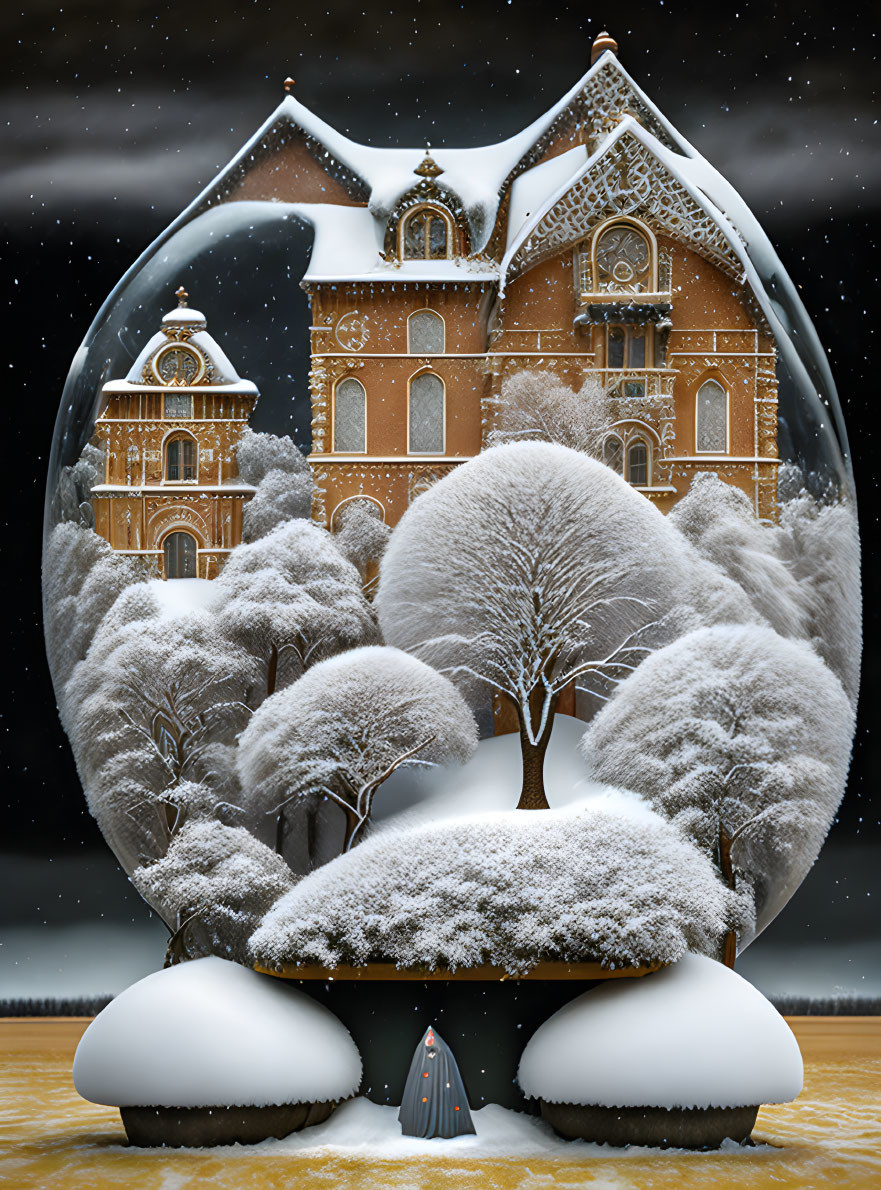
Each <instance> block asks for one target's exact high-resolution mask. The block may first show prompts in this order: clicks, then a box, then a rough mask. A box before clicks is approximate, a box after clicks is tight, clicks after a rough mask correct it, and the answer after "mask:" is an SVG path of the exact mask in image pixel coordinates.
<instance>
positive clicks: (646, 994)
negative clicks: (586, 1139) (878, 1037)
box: [517, 954, 804, 1108]
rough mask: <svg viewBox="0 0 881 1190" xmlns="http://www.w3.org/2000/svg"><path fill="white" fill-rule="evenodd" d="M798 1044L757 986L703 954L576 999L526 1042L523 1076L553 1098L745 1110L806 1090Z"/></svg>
mask: <svg viewBox="0 0 881 1190" xmlns="http://www.w3.org/2000/svg"><path fill="white" fill-rule="evenodd" d="M803 1073H804V1071H803V1067H802V1059H801V1053H800V1052H799V1048H798V1042H797V1041H796V1040H795V1037H794V1036H793V1034H792V1031H791V1030H790V1028H789V1026H788V1025H787V1024H786V1022H785V1021H784V1019H783V1017H782V1016H780V1014H779V1013H778V1012H777V1010H776V1009H775V1008H774V1007H773V1005H772V1004H771V1003H770V1002H769V1001H768V1000H766V999H765V997H764V996H763V995H762V994H761V992H759V991H757V990H756V989H755V988H754V987H753V986H752V985H751V984H749V983H747V982H746V980H745V979H742V978H741V976H739V975H738V974H737V973H736V972H734V971H732V970H730V969H729V968H728V967H724V966H722V964H721V963H717V962H715V961H714V960H713V959H708V958H705V957H704V956H703V955H696V954H689V955H686V956H685V957H684V958H682V959H681V960H680V961H679V962H678V963H676V964H675V965H674V966H672V967H667V968H666V969H664V970H663V971H658V972H656V973H654V974H652V975H646V976H643V977H642V978H641V979H627V980H615V981H613V982H610V983H607V984H604V985H603V986H602V987H599V988H594V989H593V990H592V991H589V992H585V993H584V994H583V995H581V996H578V997H577V998H576V999H575V1000H573V1001H572V1002H571V1003H570V1004H567V1005H565V1006H564V1007H563V1008H561V1009H560V1011H559V1012H556V1013H554V1015H553V1016H552V1017H551V1018H550V1020H548V1021H546V1022H545V1023H544V1024H543V1025H542V1026H541V1028H539V1029H538V1030H537V1032H536V1033H535V1034H534V1035H533V1037H532V1038H531V1039H530V1041H529V1043H528V1044H527V1046H526V1049H525V1050H524V1051H523V1057H522V1058H521V1060H520V1070H519V1073H518V1076H517V1077H518V1081H519V1083H520V1086H521V1088H522V1089H523V1091H524V1093H525V1094H526V1095H529V1096H532V1097H534V1098H541V1099H545V1100H547V1101H548V1102H551V1103H578V1104H585V1105H593V1104H598V1105H600V1106H602V1107H669V1108H672V1107H686V1108H688V1107H747V1106H752V1105H754V1104H762V1103H788V1102H789V1101H790V1100H792V1099H795V1098H796V1097H797V1096H798V1095H799V1093H800V1092H801V1088H802V1079H803Z"/></svg>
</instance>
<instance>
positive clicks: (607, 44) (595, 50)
mask: <svg viewBox="0 0 881 1190" xmlns="http://www.w3.org/2000/svg"><path fill="white" fill-rule="evenodd" d="M606 50H609V51H611V53H613V54H617V53H618V42H617V41H616V40H615V38H614V37H610V36H609V34H608V33H607V32H606V31H605V29H604V30H603V31H602V33H600V35H599V37H597V38H596V40H595V41H594V43H593V45H592V46H591V50H590V64H591V66H593V64H594V62H596V60H597V58H599V57H600V56H601V55H602V54H604V53H605V52H606Z"/></svg>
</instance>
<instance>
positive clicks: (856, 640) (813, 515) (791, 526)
mask: <svg viewBox="0 0 881 1190" xmlns="http://www.w3.org/2000/svg"><path fill="white" fill-rule="evenodd" d="M781 472H782V473H783V474H782V475H781V477H780V478H781V487H782V488H784V489H785V490H783V491H781V501H780V526H781V530H782V532H783V534H784V536H785V541H786V545H785V555H786V558H787V560H788V562H789V565H790V566H791V568H792V572H793V574H794V575H795V577H796V578H797V579H798V581H799V583H800V585H801V586H802V587H803V588H804V589H806V590H807V591H808V592H809V600H808V635H809V636H810V638H811V640H812V641H813V644H814V647H815V648H816V650H817V652H818V653H819V654H820V656H821V657H822V658H823V659H824V660H825V662H826V664H827V665H828V666H829V667H830V669H831V670H832V672H833V673H834V674H836V676H837V677H838V678H840V679H841V682H842V685H843V686H844V688H845V690H846V691H847V693H848V695H849V696H850V700H851V702H852V703H853V704H854V705H856V700H857V694H858V693H859V686H860V654H861V651H862V600H861V597H860V537H859V526H858V524H857V517H856V509H855V507H854V504H853V501H852V500H851V499H849V498H847V497H844V498H839V497H838V496H836V495H835V494H834V493H830V494H828V495H827V497H826V498H825V499H816V498H815V497H814V496H812V495H811V494H810V492H809V491H808V490H807V488H806V486H805V483H804V477H803V475H802V474H801V472H799V471H798V469H797V468H795V467H792V466H787V467H782V468H781Z"/></svg>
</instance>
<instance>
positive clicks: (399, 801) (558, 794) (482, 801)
mask: <svg viewBox="0 0 881 1190" xmlns="http://www.w3.org/2000/svg"><path fill="white" fill-rule="evenodd" d="M584 731H585V724H584V723H583V722H582V721H581V720H580V719H575V718H573V717H572V716H571V715H556V716H555V717H554V730H553V732H552V734H551V740H550V743H549V744H548V750H547V753H546V754H545V767H544V780H545V793H546V794H547V799H548V804H549V805H550V807H551V809H552V810H556V809H562V808H563V807H564V806H570V805H572V804H573V803H574V802H578V803H580V804H583V805H585V806H588V805H589V806H591V807H594V808H596V809H603V808H605V809H608V810H610V811H612V812H614V813H616V814H621V815H625V816H628V817H634V816H635V817H644V818H645V820H646V821H649V820H650V821H653V822H657V821H658V816H657V815H656V814H655V812H654V810H652V808H651V806H650V805H649V804H648V802H647V801H644V800H643V799H642V798H641V797H639V796H638V795H637V794H635V793H630V792H629V791H627V790H622V789H615V788H614V787H613V786H611V785H605V784H600V783H598V782H596V781H592V780H591V779H590V778H589V777H588V775H587V766H586V764H585V762H584V761H583V760H582V758H581V755H580V745H581V741H582V738H583V736H584ZM522 778H523V761H522V759H521V756H520V736H519V735H518V734H517V732H511V733H510V734H508V735H499V736H493V737H491V738H490V739H486V740H481V741H480V743H479V744H478V745H477V751H476V752H475V753H474V755H473V756H472V757H471V759H470V760H469V761H468V762H467V763H466V764H464V765H462V766H459V767H456V766H452V765H451V766H449V767H445V768H418V767H410V768H403V769H398V770H397V771H396V772H394V773H392V775H391V777H389V779H388V780H387V781H385V782H384V783H383V785H382V786H381V787H380V790H379V792H378V793H377V795H376V801H375V803H374V807H373V824H374V825H373V828H372V829H371V832H370V833H371V837H373V836H375V835H376V834H377V833H378V832H379V831H380V830H385V829H388V828H389V827H394V828H397V827H399V826H402V825H406V826H411V825H415V823H416V822H422V821H425V822H428V821H431V822H437V821H438V820H440V819H445V818H461V817H462V816H464V815H469V814H486V813H498V812H502V811H505V810H511V809H513V808H514V806H516V804H517V797H518V795H519V790H520V784H521V781H522ZM405 813H406V818H405V817H403V815H404V814H405Z"/></svg>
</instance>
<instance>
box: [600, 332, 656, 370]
mask: <svg viewBox="0 0 881 1190" xmlns="http://www.w3.org/2000/svg"><path fill="white" fill-rule="evenodd" d="M649 344H650V339H649V328H648V327H646V326H642V325H640V324H639V323H635V324H633V325H631V326H610V327H609V329H608V338H607V340H606V367H607V368H644V367H645V366H646V363H647V355H648V353H647V350H646V349H647V346H648V345H649Z"/></svg>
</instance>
